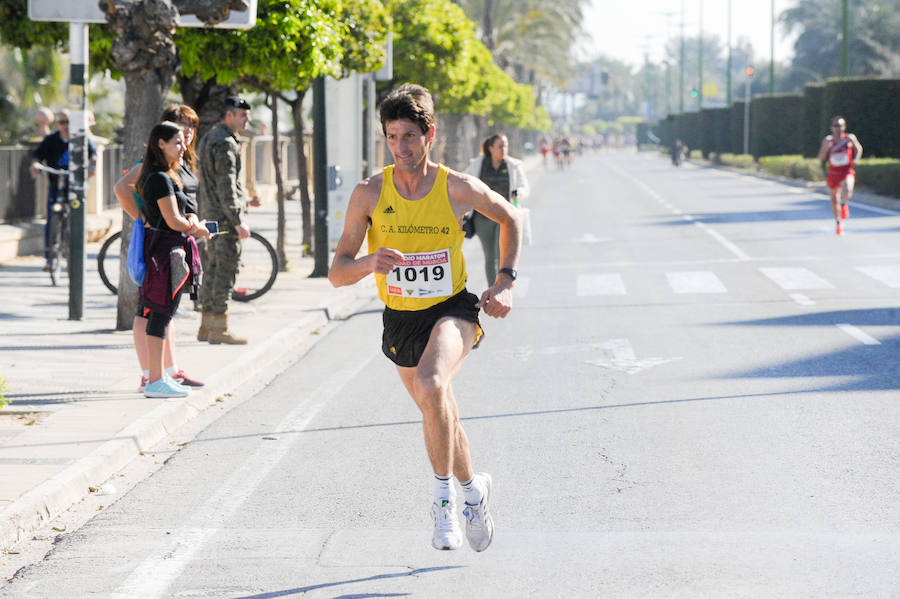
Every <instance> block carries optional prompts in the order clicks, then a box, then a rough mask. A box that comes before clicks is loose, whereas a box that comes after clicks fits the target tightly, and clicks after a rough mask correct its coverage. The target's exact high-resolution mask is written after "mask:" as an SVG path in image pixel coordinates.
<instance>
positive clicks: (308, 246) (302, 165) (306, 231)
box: [288, 89, 312, 256]
mask: <svg viewBox="0 0 900 599" xmlns="http://www.w3.org/2000/svg"><path fill="white" fill-rule="evenodd" d="M296 91H297V98H296V99H295V100H291V101H289V102H288V103H289V104H290V105H291V115H292V116H293V117H294V144H295V145H296V146H297V176H298V178H299V179H300V183H299V184H300V214H301V218H302V221H303V222H302V225H303V238H302V240H301V243H302V244H303V255H304V256H309V255H311V254H312V203H311V201H310V197H309V172H308V171H307V170H306V148H305V147H304V146H303V137H304V133H305V124H304V121H303V98H304V97H305V96H306V91H307V90H305V89H304V90H299V89H298V90H296Z"/></svg>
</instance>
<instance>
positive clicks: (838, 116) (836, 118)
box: [831, 115, 847, 125]
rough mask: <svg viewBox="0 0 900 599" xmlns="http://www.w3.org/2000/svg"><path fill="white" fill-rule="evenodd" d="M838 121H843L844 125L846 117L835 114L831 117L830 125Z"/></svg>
mask: <svg viewBox="0 0 900 599" xmlns="http://www.w3.org/2000/svg"><path fill="white" fill-rule="evenodd" d="M838 121H844V125H846V124H847V119H845V118H844V117H842V116H841V115H837V116H834V117H832V118H831V124H832V125H834V124H836V123H837V122H838Z"/></svg>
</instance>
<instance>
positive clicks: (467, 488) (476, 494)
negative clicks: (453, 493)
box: [459, 476, 484, 505]
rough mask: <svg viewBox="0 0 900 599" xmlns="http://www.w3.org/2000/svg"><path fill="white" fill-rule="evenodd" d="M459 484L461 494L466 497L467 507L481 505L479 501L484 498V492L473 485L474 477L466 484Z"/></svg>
mask: <svg viewBox="0 0 900 599" xmlns="http://www.w3.org/2000/svg"><path fill="white" fill-rule="evenodd" d="M459 484H460V486H462V489H463V494H464V495H465V496H466V503H467V504H468V505H478V504H479V503H481V500H482V498H483V497H484V490H483V489H482V488H481V487H479V486H478V485H476V484H475V477H474V476H473V477H472V478H470V479H469V480H467V481H466V482H464V483H459Z"/></svg>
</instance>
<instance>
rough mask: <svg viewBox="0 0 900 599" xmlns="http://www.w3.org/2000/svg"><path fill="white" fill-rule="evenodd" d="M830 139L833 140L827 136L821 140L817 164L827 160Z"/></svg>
mask: <svg viewBox="0 0 900 599" xmlns="http://www.w3.org/2000/svg"><path fill="white" fill-rule="evenodd" d="M832 139H833V138H832V137H831V136H830V135H829V136H827V137H826V138H825V139H823V140H822V143H821V144H820V145H819V162H821V161H822V160H825V159H826V158H828V149H829V148H830V147H831V140H832Z"/></svg>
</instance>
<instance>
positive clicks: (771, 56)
mask: <svg viewBox="0 0 900 599" xmlns="http://www.w3.org/2000/svg"><path fill="white" fill-rule="evenodd" d="M769 93H770V94H774V93H775V0H772V19H771V27H770V28H769Z"/></svg>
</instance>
